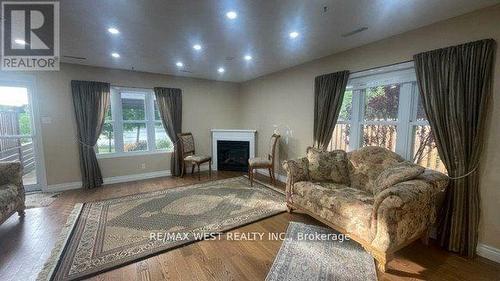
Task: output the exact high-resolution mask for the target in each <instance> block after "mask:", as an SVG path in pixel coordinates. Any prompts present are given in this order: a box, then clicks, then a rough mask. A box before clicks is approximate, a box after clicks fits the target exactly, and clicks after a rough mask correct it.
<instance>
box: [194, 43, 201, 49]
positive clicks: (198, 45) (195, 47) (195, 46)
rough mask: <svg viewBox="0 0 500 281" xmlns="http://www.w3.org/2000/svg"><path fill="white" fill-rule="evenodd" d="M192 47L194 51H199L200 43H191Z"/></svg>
mask: <svg viewBox="0 0 500 281" xmlns="http://www.w3.org/2000/svg"><path fill="white" fill-rule="evenodd" d="M193 49H195V50H196V51H199V50H201V45H200V44H195V45H193Z"/></svg>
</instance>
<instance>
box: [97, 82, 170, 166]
mask: <svg viewBox="0 0 500 281" xmlns="http://www.w3.org/2000/svg"><path fill="white" fill-rule="evenodd" d="M123 92H134V93H144V94H145V99H144V110H145V113H146V116H145V120H123V111H122V101H121V93H123ZM154 102H155V100H154V92H153V90H152V89H141V88H126V87H116V86H111V96H110V103H111V120H107V121H105V123H111V125H112V126H113V137H114V146H115V152H112V153H101V154H99V153H97V154H96V155H97V158H98V159H106V158H119V157H130V156H143V155H154V154H168V153H172V152H173V150H167V149H156V131H155V125H156V124H158V123H160V124H161V123H162V121H161V120H157V119H155V111H154ZM127 123H144V124H146V131H147V142H148V149H147V150H145V151H129V152H125V151H124V144H123V124H127Z"/></svg>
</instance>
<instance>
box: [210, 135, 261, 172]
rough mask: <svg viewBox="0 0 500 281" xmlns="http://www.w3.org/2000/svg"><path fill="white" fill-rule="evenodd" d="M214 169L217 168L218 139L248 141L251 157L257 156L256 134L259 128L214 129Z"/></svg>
mask: <svg viewBox="0 0 500 281" xmlns="http://www.w3.org/2000/svg"><path fill="white" fill-rule="evenodd" d="M211 131H212V161H213V163H214V165H212V170H217V141H219V140H225V141H248V142H249V146H250V149H249V154H250V158H253V157H255V135H256V134H257V130H239V129H212V130H211Z"/></svg>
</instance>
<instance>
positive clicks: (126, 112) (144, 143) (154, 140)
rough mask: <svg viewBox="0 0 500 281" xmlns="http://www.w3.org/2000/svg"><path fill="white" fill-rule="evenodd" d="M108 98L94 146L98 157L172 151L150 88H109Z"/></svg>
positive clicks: (171, 145)
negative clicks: (104, 115) (103, 119)
mask: <svg viewBox="0 0 500 281" xmlns="http://www.w3.org/2000/svg"><path fill="white" fill-rule="evenodd" d="M110 100H111V102H110V105H109V108H108V110H107V112H106V118H105V122H104V125H103V130H102V132H101V135H100V136H99V139H98V141H97V145H96V148H95V149H96V152H97V154H98V155H99V156H101V157H102V156H103V155H106V154H108V155H110V156H112V155H121V154H125V155H129V154H134V153H136V154H137V153H148V152H151V153H154V152H158V151H172V150H173V144H172V142H171V141H170V138H169V137H168V136H167V133H166V132H165V129H164V128H163V124H162V122H161V118H160V114H159V111H158V106H157V104H156V98H155V95H154V93H153V91H152V90H149V89H144V90H143V89H135V88H134V89H127V88H121V87H112V90H111V98H110Z"/></svg>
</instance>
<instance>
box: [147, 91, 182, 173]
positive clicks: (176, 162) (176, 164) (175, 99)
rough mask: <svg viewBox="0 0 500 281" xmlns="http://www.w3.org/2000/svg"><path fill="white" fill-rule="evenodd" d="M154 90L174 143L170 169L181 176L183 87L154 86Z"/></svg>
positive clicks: (168, 132) (164, 121)
mask: <svg viewBox="0 0 500 281" xmlns="http://www.w3.org/2000/svg"><path fill="white" fill-rule="evenodd" d="M154 91H155V95H156V102H157V103H158V109H159V111H160V116H161V120H162V123H163V127H164V128H165V131H166V132H167V134H168V136H169V137H170V139H171V140H172V142H173V143H174V153H173V154H172V156H171V157H172V158H171V165H170V167H171V168H170V170H171V173H172V175H174V176H179V175H180V174H181V167H182V159H181V153H180V151H179V144H178V139H177V134H179V133H181V131H182V91H181V89H174V88H159V87H157V88H154Z"/></svg>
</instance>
